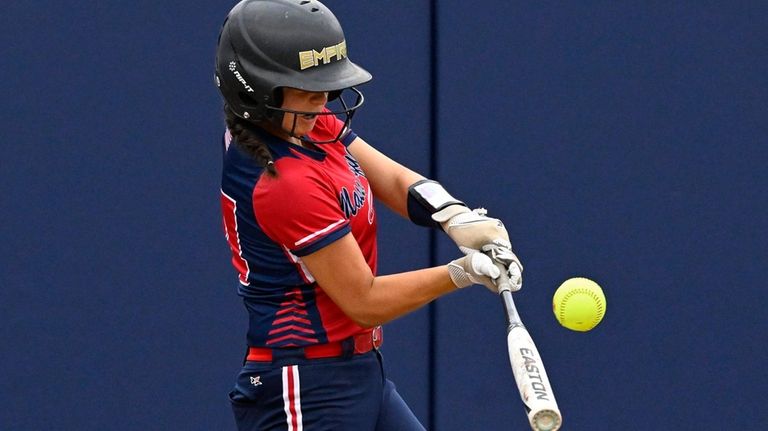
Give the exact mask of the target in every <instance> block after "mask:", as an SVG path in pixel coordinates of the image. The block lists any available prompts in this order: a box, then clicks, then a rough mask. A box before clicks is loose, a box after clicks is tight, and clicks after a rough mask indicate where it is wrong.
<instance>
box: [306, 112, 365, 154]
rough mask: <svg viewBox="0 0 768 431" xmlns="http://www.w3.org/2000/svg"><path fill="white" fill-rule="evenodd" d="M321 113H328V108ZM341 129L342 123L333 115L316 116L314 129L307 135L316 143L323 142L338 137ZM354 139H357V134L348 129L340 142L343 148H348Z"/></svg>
mask: <svg viewBox="0 0 768 431" xmlns="http://www.w3.org/2000/svg"><path fill="white" fill-rule="evenodd" d="M323 112H329V110H328V108H324V109H323ZM343 128H344V122H343V121H341V120H340V119H339V118H338V117H336V116H335V115H318V116H317V123H315V128H314V129H313V130H312V132H310V134H309V135H310V137H311V138H313V139H316V140H318V141H325V140H328V139H333V138H335V137H336V136H339V132H341V129H343ZM355 138H357V134H356V133H355V132H354V130H352V129H350V130H349V133H347V136H345V137H343V138H342V139H341V141H340V142H341V143H342V144H344V146H345V147H348V146H349V144H351V143H352V141H354V140H355Z"/></svg>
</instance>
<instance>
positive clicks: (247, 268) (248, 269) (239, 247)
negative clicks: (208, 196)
mask: <svg viewBox="0 0 768 431" xmlns="http://www.w3.org/2000/svg"><path fill="white" fill-rule="evenodd" d="M227 131H229V129H227ZM219 190H221V194H222V196H224V197H225V198H226V199H227V200H228V201H230V202H232V217H234V219H235V226H234V227H235V239H236V240H237V256H238V257H239V258H240V260H241V261H243V263H244V264H245V275H244V276H243V274H239V275H238V281H240V284H242V285H243V286H250V285H251V282H250V281H248V277H250V275H251V266H250V265H249V264H248V259H246V258H244V257H243V246H242V245H241V244H240V231H239V230H238V229H237V228H238V226H237V201H236V200H235V198H233V197H232V196H230V195H228V194H226V193H224V190H222V189H219ZM224 234H225V235H226V239H227V243H229V229H227V223H226V221H225V222H224ZM243 279H245V281H243Z"/></svg>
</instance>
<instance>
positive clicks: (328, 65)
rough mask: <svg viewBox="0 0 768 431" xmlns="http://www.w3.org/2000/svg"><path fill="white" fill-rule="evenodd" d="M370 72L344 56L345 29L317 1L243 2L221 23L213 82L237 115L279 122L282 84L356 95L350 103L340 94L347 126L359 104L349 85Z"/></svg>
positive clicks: (365, 79) (334, 94)
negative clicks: (214, 80)
mask: <svg viewBox="0 0 768 431" xmlns="http://www.w3.org/2000/svg"><path fill="white" fill-rule="evenodd" d="M370 80H371V74H370V73H368V72H367V71H366V70H365V69H363V68H361V67H360V66H358V65H356V64H354V63H352V62H351V61H350V60H349V58H348V57H347V45H346V40H345V39H344V32H343V31H342V29H341V25H340V24H339V21H338V20H337V19H336V17H335V16H334V15H333V13H332V12H331V11H330V9H328V8H327V7H326V6H325V5H323V4H322V3H320V2H319V1H317V0H242V1H241V2H240V3H238V4H237V5H236V6H235V7H234V8H233V9H232V10H231V11H230V13H229V15H228V16H227V19H226V20H225V21H224V25H223V26H222V29H221V33H220V34H219V43H218V48H217V50H216V85H217V86H218V87H219V91H220V92H221V95H222V96H223V97H224V100H225V102H226V104H227V105H228V106H229V108H230V109H231V110H232V111H233V112H234V113H235V115H237V116H238V117H240V118H243V119H246V120H249V121H252V122H260V121H264V120H268V121H271V122H275V123H277V124H281V123H282V118H283V114H284V112H296V113H297V114H300V112H297V111H287V110H283V109H281V108H280V105H281V104H282V91H280V89H281V88H282V87H293V88H297V89H300V90H305V91H318V92H324V91H327V92H328V93H329V99H334V98H336V97H338V96H339V95H340V93H341V92H342V91H343V90H345V89H351V90H352V91H353V92H354V93H355V94H356V95H357V101H356V102H355V103H354V104H353V106H351V107H347V104H346V103H345V102H344V100H343V98H341V104H342V106H343V109H342V110H340V111H336V112H329V114H335V115H339V114H346V115H347V121H346V123H347V124H346V125H347V126H348V125H349V121H350V120H351V116H352V114H353V113H354V111H355V109H357V108H358V107H360V105H362V102H363V97H362V93H360V92H359V91H358V90H357V89H355V88H353V87H354V86H356V85H360V84H363V83H366V82H368V81H370Z"/></svg>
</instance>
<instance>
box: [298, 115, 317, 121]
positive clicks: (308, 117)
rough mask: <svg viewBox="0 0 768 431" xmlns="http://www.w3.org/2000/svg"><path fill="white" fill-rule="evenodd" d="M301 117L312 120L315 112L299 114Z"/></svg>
mask: <svg viewBox="0 0 768 431" xmlns="http://www.w3.org/2000/svg"><path fill="white" fill-rule="evenodd" d="M301 118H304V119H305V120H314V119H315V118H317V114H301Z"/></svg>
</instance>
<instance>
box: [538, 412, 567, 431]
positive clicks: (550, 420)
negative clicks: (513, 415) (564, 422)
mask: <svg viewBox="0 0 768 431" xmlns="http://www.w3.org/2000/svg"><path fill="white" fill-rule="evenodd" d="M560 425H561V423H560V415H559V414H558V413H557V412H555V411H553V410H546V409H545V410H540V411H538V412H536V414H535V415H533V417H532V418H531V427H532V428H533V429H534V430H536V431H557V430H558V429H560Z"/></svg>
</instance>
